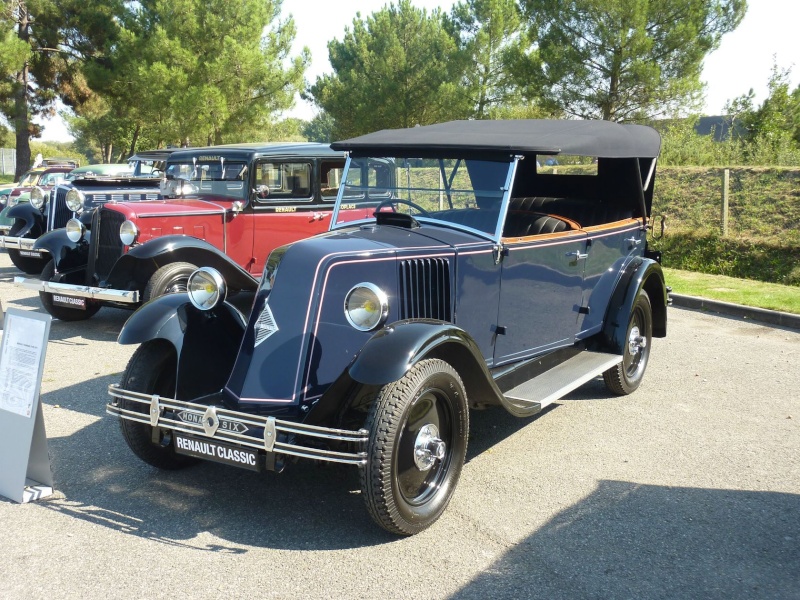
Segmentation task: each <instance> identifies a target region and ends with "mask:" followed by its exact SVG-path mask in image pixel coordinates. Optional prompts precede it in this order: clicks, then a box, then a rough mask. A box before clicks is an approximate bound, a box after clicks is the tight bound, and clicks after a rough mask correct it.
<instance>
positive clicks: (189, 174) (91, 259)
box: [15, 143, 369, 321]
mask: <svg viewBox="0 0 800 600" xmlns="http://www.w3.org/2000/svg"><path fill="white" fill-rule="evenodd" d="M345 159H346V157H345V154H344V153H343V152H334V151H333V150H331V149H330V147H329V146H327V145H324V144H314V143H276V144H237V145H228V146H217V147H208V148H194V149H187V150H182V151H176V152H174V153H173V154H172V155H171V156H170V157H169V160H168V162H167V165H166V172H165V177H164V179H162V182H161V193H162V197H163V199H162V200H158V201H144V202H113V201H111V202H107V203H106V204H104V205H103V206H101V207H100V208H97V209H96V210H90V211H88V210H87V211H85V212H84V213H82V214H81V215H80V216H79V217H78V218H76V219H72V220H71V221H70V222H68V223H67V226H66V228H64V229H61V230H57V231H53V232H50V233H48V234H45V235H43V236H42V237H40V238H39V239H38V240H37V242H36V248H37V249H44V250H47V251H48V252H49V255H50V256H51V257H53V260H52V261H51V262H50V263H49V264H48V265H47V266H46V267H45V269H44V271H43V272H42V276H41V279H32V278H23V277H17V278H16V279H15V281H16V283H17V284H19V285H22V286H24V287H27V288H30V289H35V290H38V291H39V292H40V297H41V300H42V304H43V305H44V307H45V309H46V310H47V311H48V312H49V313H50V314H52V315H53V316H54V317H56V318H59V319H62V320H70V321H75V320H82V319H87V318H89V317H91V316H92V315H94V314H95V313H96V312H97V311H98V310H99V309H100V307H102V306H115V307H123V308H129V309H135V308H137V307H138V306H140V305H141V304H143V303H144V302H147V301H148V300H150V299H152V298H155V297H157V296H161V295H163V294H166V293H171V292H177V291H185V289H186V281H187V279H188V277H189V275H190V274H191V273H192V272H193V271H194V270H195V269H196V268H197V267H199V266H215V267H216V268H218V269H221V270H224V271H225V273H226V276H227V277H228V278H229V279H228V281H229V282H230V287H231V290H232V291H234V292H235V291H236V290H237V286H238V289H240V290H241V289H255V288H256V287H257V283H256V279H257V278H258V277H259V276H260V274H261V271H262V270H263V269H264V265H265V263H266V259H267V257H268V256H269V253H270V252H271V251H272V250H273V249H274V248H277V247H278V246H282V245H284V244H287V243H289V242H294V241H296V240H299V239H301V238H305V237H308V236H311V235H314V234H316V233H320V232H323V231H326V230H327V229H328V227H329V225H330V216H331V213H332V210H333V206H334V204H335V202H336V194H337V191H338V187H339V183H340V181H341V174H342V171H343V169H344V166H345ZM368 176H369V174H365V177H368ZM75 202H76V206H77V205H78V201H77V199H75ZM354 218H355V217H354ZM232 263H235V265H233V264H232ZM237 265H238V266H237Z"/></svg>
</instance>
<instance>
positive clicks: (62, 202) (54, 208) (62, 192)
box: [48, 185, 73, 231]
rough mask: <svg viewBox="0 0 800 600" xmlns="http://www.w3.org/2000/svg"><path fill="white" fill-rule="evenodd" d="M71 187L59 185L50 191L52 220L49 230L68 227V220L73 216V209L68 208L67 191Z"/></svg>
mask: <svg viewBox="0 0 800 600" xmlns="http://www.w3.org/2000/svg"><path fill="white" fill-rule="evenodd" d="M68 191H69V188H65V187H62V186H60V185H57V186H56V187H55V188H54V189H53V190H52V191H51V192H50V200H51V203H52V204H51V206H50V222H49V224H48V225H49V227H48V230H49V231H52V230H54V229H61V228H62V227H66V225H67V221H69V220H70V219H71V218H72V214H73V213H72V211H71V210H70V209H69V208H67V192H68Z"/></svg>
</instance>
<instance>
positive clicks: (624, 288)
mask: <svg viewBox="0 0 800 600" xmlns="http://www.w3.org/2000/svg"><path fill="white" fill-rule="evenodd" d="M642 290H644V291H645V292H647V295H648V296H649V297H650V304H651V306H652V309H653V337H666V335H667V286H666V283H665V282H664V271H663V270H662V269H661V265H660V264H659V263H658V262H656V261H655V260H653V259H651V258H644V257H642V256H637V257H635V258H633V259H632V260H631V261H630V262H629V263H628V264H627V265H626V266H625V268H624V269H623V271H622V277H620V280H619V281H618V282H617V286H616V287H615V288H614V292H613V293H612V294H611V301H610V302H609V305H608V311H607V313H606V318H605V321H604V323H605V324H604V326H603V333H602V337H603V345H604V346H605V349H606V350H607V351H609V352H614V353H616V354H623V353H624V350H625V345H626V344H627V343H628V340H627V334H628V319H629V317H630V314H631V310H632V309H633V305H634V303H635V302H636V298H637V297H638V295H639V292H640V291H642Z"/></svg>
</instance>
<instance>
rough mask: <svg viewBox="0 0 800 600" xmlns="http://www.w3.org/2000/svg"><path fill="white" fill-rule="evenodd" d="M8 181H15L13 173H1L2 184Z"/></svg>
mask: <svg viewBox="0 0 800 600" xmlns="http://www.w3.org/2000/svg"><path fill="white" fill-rule="evenodd" d="M6 183H14V176H13V175H0V185H3V184H6Z"/></svg>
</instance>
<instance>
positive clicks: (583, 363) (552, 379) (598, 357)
mask: <svg viewBox="0 0 800 600" xmlns="http://www.w3.org/2000/svg"><path fill="white" fill-rule="evenodd" d="M621 362H622V355H620V354H607V353H604V352H588V351H586V352H581V353H580V354H576V355H575V356H573V357H572V358H570V359H569V360H566V361H564V362H563V363H561V364H559V365H556V366H555V367H553V368H552V369H550V370H548V371H545V372H544V373H542V374H541V375H539V376H537V377H534V378H533V379H531V380H529V381H526V382H525V383H521V384H519V385H518V386H517V387H515V388H514V389H511V390H509V391H507V392H506V393H505V397H506V399H507V400H508V401H509V402H511V403H512V404H516V405H523V406H525V407H526V408H527V409H529V410H530V411H531V412H530V414H533V413H534V412H537V410H536V409H537V408H538V410H542V409H543V408H544V407H545V406H547V405H548V404H551V403H552V402H555V401H556V400H558V399H559V398H562V397H564V396H566V395H567V394H568V393H570V392H571V391H572V390H574V389H576V388H579V387H580V386H582V385H583V384H584V383H586V382H587V381H590V380H592V379H594V378H595V377H597V376H598V375H600V374H601V373H603V372H604V371H607V370H608V369H610V368H612V367H615V366H617V365H618V364H619V363H621Z"/></svg>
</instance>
